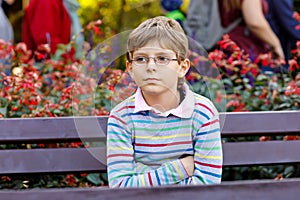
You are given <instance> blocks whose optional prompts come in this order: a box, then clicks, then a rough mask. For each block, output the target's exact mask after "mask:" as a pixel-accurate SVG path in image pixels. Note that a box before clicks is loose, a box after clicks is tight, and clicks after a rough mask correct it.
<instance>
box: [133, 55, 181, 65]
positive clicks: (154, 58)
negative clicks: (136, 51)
mask: <svg viewBox="0 0 300 200" xmlns="http://www.w3.org/2000/svg"><path fill="white" fill-rule="evenodd" d="M140 57H144V58H146V63H145V64H137V63H136V62H135V61H137V60H135V59H130V60H129V61H130V62H131V63H132V64H134V65H135V66H139V67H144V66H147V65H148V64H149V62H150V59H151V58H152V59H153V61H154V63H155V64H156V65H157V66H167V65H169V64H170V62H171V61H177V62H178V63H179V61H180V60H179V59H178V58H167V57H166V58H165V59H167V60H168V62H167V63H166V64H159V63H157V57H159V56H157V57H148V56H140Z"/></svg>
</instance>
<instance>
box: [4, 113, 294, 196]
mask: <svg viewBox="0 0 300 200" xmlns="http://www.w3.org/2000/svg"><path fill="white" fill-rule="evenodd" d="M299 119H300V111H282V112H281V111H278V112H244V113H242V112H240V113H221V114H220V121H221V128H222V137H223V138H232V137H246V136H260V135H264V136H279V135H297V134H298V135H300V123H299ZM106 123H107V117H62V118H28V119H20V118H16V119H0V143H1V144H20V143H22V144H23V143H26V144H27V143H28V144H32V143H63V142H78V141H84V142H95V141H98V142H103V144H104V143H105V141H106ZM105 149H106V148H105V146H102V147H101V146H100V147H90V148H38V149H2V150H0V176H2V175H13V174H20V175H23V174H35V173H38V174H40V173H62V172H67V173H75V172H106V164H105V160H106V156H105V155H106V153H105ZM223 151H224V167H239V166H257V165H269V164H295V163H296V164H297V163H298V164H299V163H300V153H299V152H300V140H295V141H283V140H280V141H278V140H277V141H265V142H260V141H251V142H225V143H224V144H223ZM283 188H284V189H283ZM299 188H300V178H292V179H284V180H281V181H275V180H255V181H253V180H252V181H250V180H249V181H230V182H227V181H225V182H222V183H221V184H219V185H205V186H185V187H182V186H164V187H159V188H138V189H135V188H126V189H109V188H107V187H96V188H64V189H59V188H57V189H56V188H55V189H29V190H0V199H5V200H7V199H12V200H13V199H43V200H47V199H84V200H91V199H95V200H96V199H108V198H110V199H115V198H122V199H143V200H146V199H183V198H185V199H186V198H193V199H214V200H215V199H222V200H224V199H243V200H245V199H260V198H262V197H264V199H272V200H274V199H284V198H286V199H297V198H298V197H299V196H300V189H299ZM289 197H290V198H289Z"/></svg>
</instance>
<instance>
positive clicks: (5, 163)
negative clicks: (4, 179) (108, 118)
mask: <svg viewBox="0 0 300 200" xmlns="http://www.w3.org/2000/svg"><path fill="white" fill-rule="evenodd" d="M94 156H95V157H94ZM0 160H1V164H0V174H18V173H21V174H22V173H47V172H49V173H58V172H105V171H106V148H105V147H93V148H88V149H86V148H60V149H54V148H53V149H52V148H51V149H29V150H1V151H0Z"/></svg>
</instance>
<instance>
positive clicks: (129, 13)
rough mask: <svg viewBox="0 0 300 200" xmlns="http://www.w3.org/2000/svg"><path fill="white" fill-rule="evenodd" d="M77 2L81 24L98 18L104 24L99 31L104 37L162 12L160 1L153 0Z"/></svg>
mask: <svg viewBox="0 0 300 200" xmlns="http://www.w3.org/2000/svg"><path fill="white" fill-rule="evenodd" d="M79 3H80V6H81V8H80V9H79V11H78V15H79V17H80V19H81V23H82V25H83V26H84V25H87V24H88V23H89V22H91V21H95V20H98V19H100V20H101V21H102V22H103V24H104V25H103V27H102V28H101V31H102V32H103V34H104V37H103V38H105V39H107V38H109V37H111V36H113V35H114V34H116V33H120V32H122V31H126V30H131V29H133V28H134V27H136V26H137V25H138V24H140V23H141V22H142V21H144V20H145V19H147V18H150V17H154V16H157V15H161V14H162V12H161V8H160V3H159V1H155V0H93V1H87V0H79Z"/></svg>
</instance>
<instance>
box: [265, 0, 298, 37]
mask: <svg viewBox="0 0 300 200" xmlns="http://www.w3.org/2000/svg"><path fill="white" fill-rule="evenodd" d="M271 3H272V7H273V9H274V13H277V16H278V17H277V20H278V21H279V23H280V27H282V28H283V29H284V30H285V32H287V33H289V35H291V36H292V37H293V38H294V39H295V40H300V23H299V22H298V21H297V20H296V19H294V17H293V16H294V8H293V3H292V1H278V0H275V1H272V2H271Z"/></svg>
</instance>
